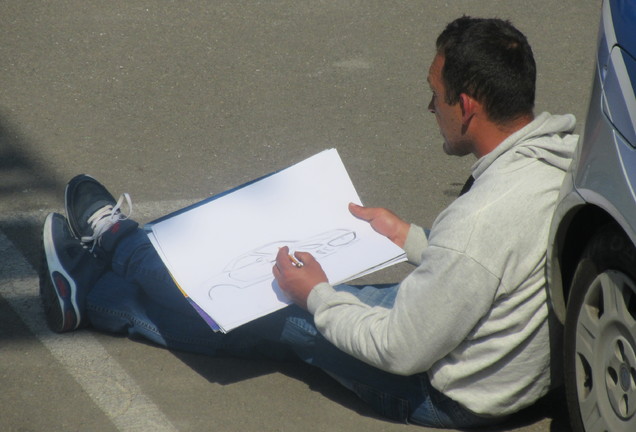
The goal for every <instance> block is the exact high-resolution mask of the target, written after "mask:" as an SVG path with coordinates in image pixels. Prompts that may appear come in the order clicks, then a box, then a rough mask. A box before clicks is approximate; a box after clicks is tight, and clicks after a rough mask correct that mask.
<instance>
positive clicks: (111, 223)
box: [64, 174, 137, 251]
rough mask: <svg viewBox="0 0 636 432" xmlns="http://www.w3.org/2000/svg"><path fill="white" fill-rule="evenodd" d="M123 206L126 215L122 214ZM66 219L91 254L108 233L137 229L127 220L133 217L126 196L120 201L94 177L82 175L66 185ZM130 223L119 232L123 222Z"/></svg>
mask: <svg viewBox="0 0 636 432" xmlns="http://www.w3.org/2000/svg"><path fill="white" fill-rule="evenodd" d="M124 202H125V203H126V205H127V207H128V208H127V213H126V214H124V213H123V212H122V205H123V204H124ZM64 204H65V207H66V215H67V217H68V221H69V224H70V227H71V230H72V231H73V233H74V234H75V236H76V237H77V238H79V239H80V241H81V242H82V243H83V244H85V245H86V246H89V247H90V248H91V251H93V250H94V249H95V247H96V246H97V245H101V242H102V237H103V236H104V234H106V233H107V232H109V231H113V232H119V233H120V234H121V233H123V231H129V230H130V228H136V227H137V222H134V221H133V220H130V219H128V218H129V217H130V214H132V202H131V200H130V196H129V195H128V194H127V193H124V194H123V195H121V197H120V198H119V200H115V197H113V196H112V195H111V193H110V192H108V190H107V189H106V188H105V187H104V186H103V185H102V184H101V183H99V182H98V181H97V180H95V179H94V178H93V177H91V176H88V175H86V174H80V175H78V176H76V177H74V178H73V179H71V181H70V182H69V183H68V184H67V185H66V191H65V195H64ZM121 221H127V223H126V224H124V225H125V228H126V229H125V230H120V226H119V224H120V222H121Z"/></svg>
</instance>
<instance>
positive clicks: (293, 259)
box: [289, 254, 303, 268]
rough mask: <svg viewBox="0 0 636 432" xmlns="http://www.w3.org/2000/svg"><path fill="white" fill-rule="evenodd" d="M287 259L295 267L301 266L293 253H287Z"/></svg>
mask: <svg viewBox="0 0 636 432" xmlns="http://www.w3.org/2000/svg"><path fill="white" fill-rule="evenodd" d="M289 259H290V260H291V262H292V264H294V265H295V266H296V267H299V268H300V267H302V266H303V263H302V262H301V261H299V260H298V258H296V257H295V256H294V255H292V254H289Z"/></svg>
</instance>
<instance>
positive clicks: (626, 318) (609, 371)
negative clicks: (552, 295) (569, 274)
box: [564, 226, 636, 432]
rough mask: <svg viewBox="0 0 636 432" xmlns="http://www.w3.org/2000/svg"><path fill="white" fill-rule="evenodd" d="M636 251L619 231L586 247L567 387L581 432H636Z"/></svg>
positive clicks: (570, 331) (575, 284)
mask: <svg viewBox="0 0 636 432" xmlns="http://www.w3.org/2000/svg"><path fill="white" fill-rule="evenodd" d="M635 281H636V249H634V246H633V245H632V244H631V242H630V241H629V240H628V239H627V237H626V236H625V234H624V233H623V232H622V231H621V230H620V229H619V228H618V227H616V226H608V227H605V228H604V229H603V230H602V231H600V232H599V233H598V234H597V235H595V236H594V237H593V239H592V240H591V241H590V243H589V244H588V246H587V247H586V248H585V250H584V252H583V255H582V257H581V260H580V261H579V263H578V266H577V268H576V271H575V274H574V277H573V280H572V285H571V290H570V298H569V301H568V306H567V315H566V321H565V340H564V342H565V359H564V360H565V363H564V372H565V387H566V395H567V402H568V410H569V413H570V419H571V423H572V427H573V429H574V430H575V431H577V432H582V431H585V432H593V431H594V432H597V431H598V432H605V431H607V432H620V431H625V432H627V431H629V432H633V431H636V282H635Z"/></svg>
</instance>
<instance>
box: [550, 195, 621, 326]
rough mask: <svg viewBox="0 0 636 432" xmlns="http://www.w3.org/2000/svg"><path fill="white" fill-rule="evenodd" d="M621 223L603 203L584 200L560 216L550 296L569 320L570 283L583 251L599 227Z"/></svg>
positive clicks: (553, 248)
mask: <svg viewBox="0 0 636 432" xmlns="http://www.w3.org/2000/svg"><path fill="white" fill-rule="evenodd" d="M608 224H616V225H617V226H618V223H617V222H616V221H615V220H614V219H613V218H612V216H611V215H610V214H609V213H608V212H606V211H605V210H604V209H602V208H601V207H598V206H596V205H593V204H584V205H580V206H577V207H574V208H571V209H570V210H569V212H568V213H566V214H565V215H564V216H563V217H562V218H561V220H560V223H559V226H558V228H557V230H556V232H555V234H554V236H555V239H556V240H555V242H554V245H553V246H552V254H553V257H552V259H551V261H552V262H551V270H550V282H549V284H550V296H551V300H552V304H553V307H554V310H555V313H556V315H557V317H558V318H559V320H560V321H561V323H564V322H565V309H566V305H567V303H568V298H569V294H570V293H569V290H570V285H571V283H572V277H573V276H574V272H575V270H576V266H577V263H578V262H579V259H580V258H581V254H582V253H583V250H584V249H585V246H586V245H587V244H588V242H589V241H590V239H591V238H592V237H593V236H594V235H595V234H596V233H597V232H598V230H599V229H600V228H601V227H603V226H605V225H608Z"/></svg>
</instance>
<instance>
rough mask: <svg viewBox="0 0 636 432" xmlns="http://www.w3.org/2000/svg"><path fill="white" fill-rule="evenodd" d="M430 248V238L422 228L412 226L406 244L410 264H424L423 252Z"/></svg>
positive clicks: (405, 249)
mask: <svg viewBox="0 0 636 432" xmlns="http://www.w3.org/2000/svg"><path fill="white" fill-rule="evenodd" d="M426 246H428V238H427V235H426V232H425V231H424V229H423V228H422V227H419V226H417V225H415V224H411V228H409V233H408V234H407V236H406V242H405V243H404V251H405V252H406V258H407V259H408V262H410V263H411V264H415V265H420V264H421V263H422V252H424V249H425V248H426Z"/></svg>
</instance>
